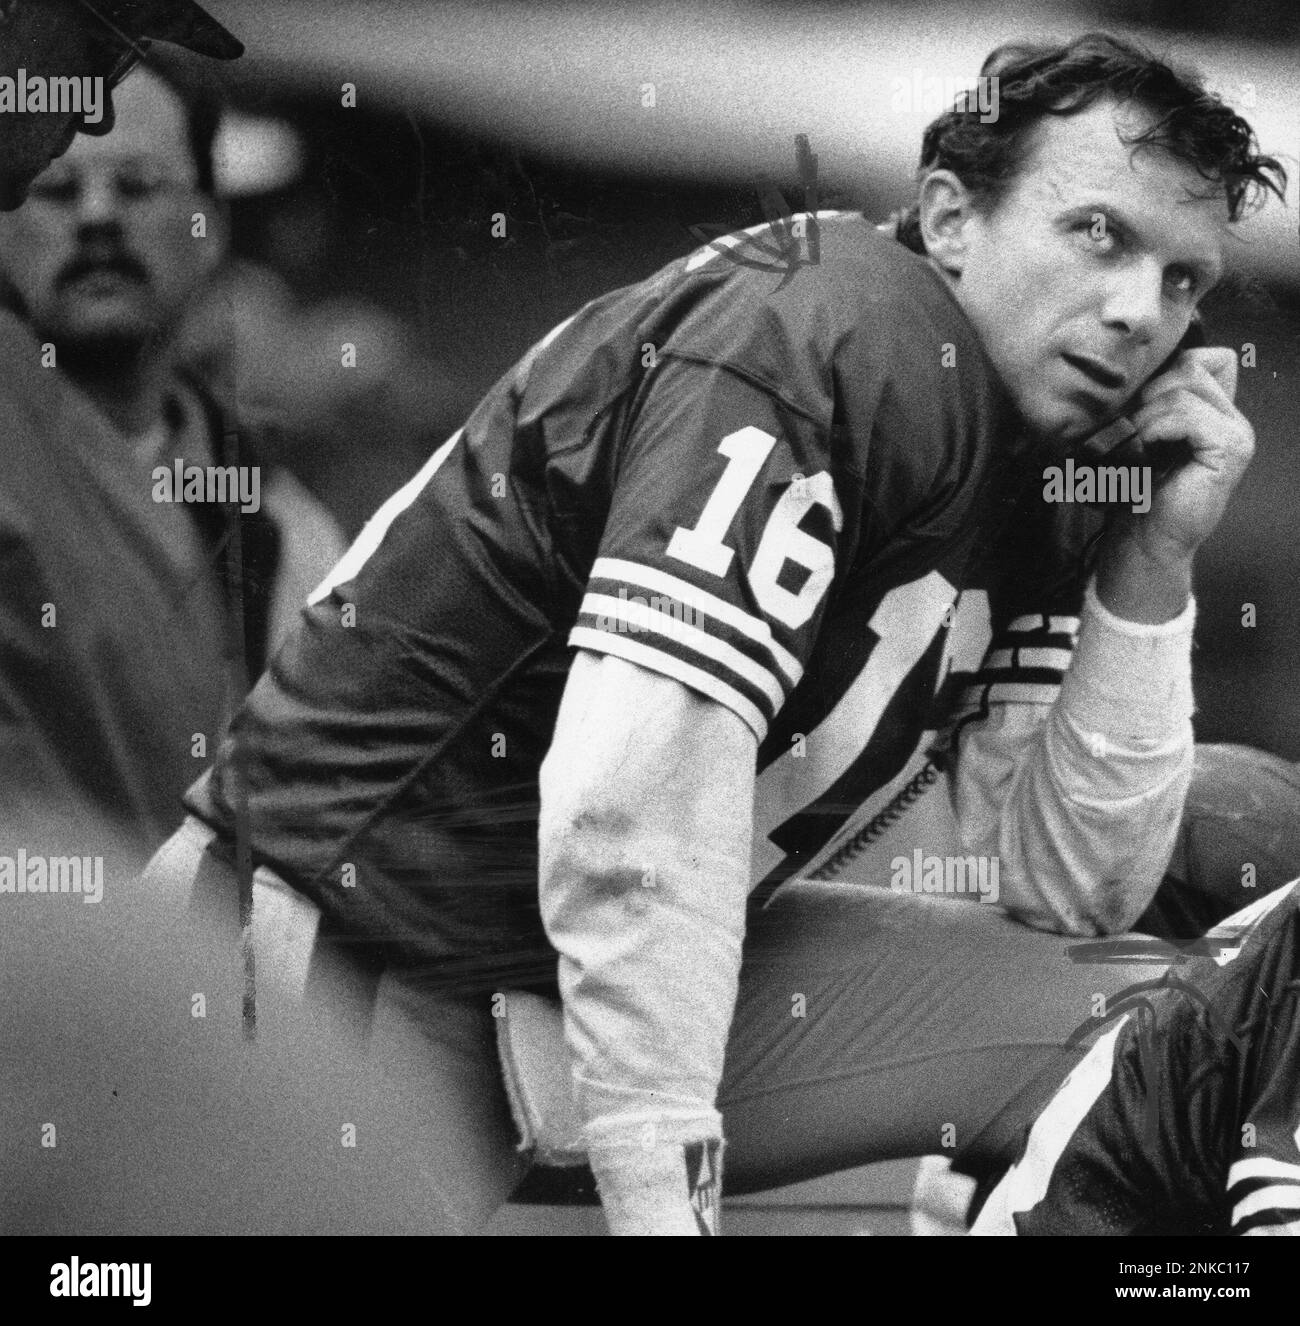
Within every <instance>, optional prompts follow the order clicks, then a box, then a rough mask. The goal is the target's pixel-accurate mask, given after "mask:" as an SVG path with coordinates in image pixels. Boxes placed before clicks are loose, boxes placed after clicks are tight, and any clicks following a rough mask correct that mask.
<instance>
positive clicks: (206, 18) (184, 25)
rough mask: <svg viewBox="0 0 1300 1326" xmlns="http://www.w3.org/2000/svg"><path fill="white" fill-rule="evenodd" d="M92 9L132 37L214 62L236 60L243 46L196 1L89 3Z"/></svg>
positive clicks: (101, 0)
mask: <svg viewBox="0 0 1300 1326" xmlns="http://www.w3.org/2000/svg"><path fill="white" fill-rule="evenodd" d="M90 3H91V6H92V8H94V9H97V10H99V11H100V12H101V13H102V14H103V15H104V16H105V18H108V19H109V20H111V21H112V22H113V23H116V24H117V25H118V26H119V27H121V28H122V29H123V31H125V32H127V33H129V34H130V35H131V36H133V37H149V38H152V39H153V40H154V41H167V42H171V43H172V45H174V46H184V47H186V48H187V49H188V50H191V51H197V52H198V53H199V54H200V55H207V56H210V57H211V58H212V59H214V60H236V59H238V58H239V57H240V56H241V55H243V53H244V43H243V42H242V41H240V40H239V38H238V37H236V36H235V35H234V34H233V33H231V32H228V31H227V30H226V29H225V28H223V27H222V26H221V24H220V23H218V22H217V20H216V19H215V18H213V17H212V15H211V14H209V13H208V12H207V10H205V9H202V8H200V7H199V6H198V5H197V4H195V3H194V0H90Z"/></svg>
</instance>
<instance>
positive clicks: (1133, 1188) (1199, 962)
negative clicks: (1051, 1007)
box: [974, 884, 1300, 1234]
mask: <svg viewBox="0 0 1300 1326" xmlns="http://www.w3.org/2000/svg"><path fill="white" fill-rule="evenodd" d="M1195 948H1196V950H1197V951H1199V952H1200V953H1202V954H1204V956H1200V957H1198V958H1196V960H1195V961H1192V962H1186V963H1184V962H1176V963H1174V964H1173V965H1172V966H1171V967H1170V968H1169V970H1168V974H1167V976H1165V977H1164V978H1163V979H1162V980H1160V981H1156V980H1153V981H1151V982H1149V983H1145V984H1144V985H1143V986H1142V987H1134V988H1133V989H1131V990H1128V991H1126V992H1124V993H1123V994H1122V995H1121V996H1120V997H1119V998H1118V999H1115V1000H1112V1001H1111V1007H1110V1015H1111V1016H1112V1017H1116V1016H1120V1015H1122V1018H1121V1020H1120V1021H1119V1023H1118V1025H1117V1026H1116V1027H1114V1028H1112V1029H1111V1030H1110V1031H1109V1032H1108V1033H1107V1034H1106V1035H1105V1036H1104V1037H1103V1038H1102V1039H1101V1040H1100V1041H1098V1043H1097V1044H1096V1045H1095V1046H1094V1047H1093V1048H1092V1050H1091V1051H1090V1052H1089V1053H1088V1055H1087V1057H1086V1058H1085V1059H1084V1060H1083V1061H1082V1062H1081V1063H1080V1064H1079V1066H1078V1067H1077V1068H1076V1069H1075V1070H1074V1072H1072V1073H1071V1074H1070V1076H1069V1077H1068V1078H1067V1079H1066V1081H1065V1082H1064V1083H1063V1084H1062V1086H1061V1088H1060V1090H1059V1091H1058V1092H1057V1094H1056V1096H1055V1097H1054V1098H1053V1099H1052V1100H1051V1101H1050V1102H1049V1103H1048V1105H1047V1106H1046V1108H1045V1109H1044V1110H1043V1112H1042V1113H1041V1114H1040V1116H1039V1118H1038V1120H1037V1121H1036V1122H1035V1124H1034V1127H1033V1128H1032V1129H1031V1131H1030V1134H1029V1138H1028V1142H1027V1145H1026V1149H1025V1152H1024V1155H1023V1156H1022V1157H1021V1159H1020V1160H1019V1161H1018V1162H1017V1164H1016V1165H1015V1166H1014V1167H1013V1168H1012V1170H1011V1171H1010V1172H1009V1173H1008V1175H1007V1176H1006V1177H1004V1178H1003V1180H1002V1181H1001V1183H1000V1184H999V1186H998V1187H997V1188H996V1189H994V1191H993V1193H992V1195H991V1196H990V1198H989V1201H988V1203H987V1204H986V1206H985V1207H984V1209H983V1211H982V1212H981V1213H980V1215H979V1218H978V1219H977V1221H976V1224H975V1229H974V1232H975V1233H984V1234H999V1233H1006V1234H1011V1233H1018V1234H1230V1233H1231V1234H1300V884H1292V885H1289V886H1287V887H1286V888H1282V889H1278V890H1276V891H1275V892H1274V893H1272V894H1269V895H1267V896H1266V897H1265V898H1263V899H1261V900H1260V902H1259V903H1258V904H1256V905H1255V907H1253V908H1249V909H1247V910H1246V911H1245V912H1243V913H1239V914H1238V915H1237V916H1235V917H1230V918H1229V919H1228V920H1227V921H1225V922H1224V923H1223V924H1222V925H1220V926H1217V927H1215V929H1214V930H1212V931H1211V932H1210V933H1209V935H1208V936H1207V937H1206V938H1205V939H1204V940H1202V941H1198V943H1197V945H1196V946H1195Z"/></svg>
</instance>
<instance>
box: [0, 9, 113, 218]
mask: <svg viewBox="0 0 1300 1326" xmlns="http://www.w3.org/2000/svg"><path fill="white" fill-rule="evenodd" d="M125 53H126V52H125V48H124V47H123V45H122V43H120V42H119V41H118V40H117V39H116V38H115V37H114V36H113V34H112V33H111V32H110V31H109V30H108V29H106V28H105V27H104V26H103V25H102V24H100V23H99V22H98V21H97V20H96V19H95V18H94V16H93V15H92V14H90V12H89V11H88V10H86V9H83V8H82V7H81V6H80V5H79V4H77V3H76V0H17V4H16V5H15V6H14V8H13V9H12V10H10V11H9V12H8V13H7V14H4V15H3V16H0V76H2V77H5V78H13V79H17V78H18V71H19V70H20V69H22V70H26V72H27V75H28V76H29V77H36V76H40V77H42V78H56V77H57V78H69V77H73V78H85V77H89V78H95V77H102V78H104V79H105V80H111V77H112V75H113V73H114V71H115V70H116V69H118V68H119V66H120V63H121V61H122V57H123V55H124V54H125ZM101 109H102V118H100V119H99V120H98V121H97V122H96V123H94V124H90V123H87V122H85V121H83V119H82V116H81V115H80V114H78V113H77V112H75V111H67V112H60V113H58V114H52V113H50V112H48V111H28V110H27V109H26V107H25V106H24V107H21V108H16V109H15V110H13V111H6V112H5V113H3V114H0V212H8V211H12V210H13V209H14V208H15V207H19V206H21V205H22V202H23V199H24V198H26V196H27V190H28V188H29V187H30V185H31V183H32V181H33V180H34V179H35V178H36V176H37V175H39V174H40V173H41V171H43V170H44V169H45V167H46V166H48V165H49V163H50V162H51V161H53V160H54V159H55V158H57V157H59V156H61V155H62V154H63V153H64V152H66V151H67V149H68V146H69V145H70V144H71V142H72V140H73V139H74V138H75V137H76V135H77V132H78V131H80V132H82V133H87V134H106V133H108V132H109V130H111V129H112V127H113V99H112V95H111V89H109V87H108V83H107V81H106V83H105V92H104V99H103V106H102V108H101Z"/></svg>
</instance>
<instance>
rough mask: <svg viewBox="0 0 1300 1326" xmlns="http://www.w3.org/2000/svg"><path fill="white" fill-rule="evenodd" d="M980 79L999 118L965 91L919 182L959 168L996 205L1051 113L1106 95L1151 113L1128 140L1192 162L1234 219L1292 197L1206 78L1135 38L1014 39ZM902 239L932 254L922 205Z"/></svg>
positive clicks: (985, 201) (925, 159) (931, 145)
mask: <svg viewBox="0 0 1300 1326" xmlns="http://www.w3.org/2000/svg"><path fill="white" fill-rule="evenodd" d="M980 77H981V78H982V79H990V80H991V79H996V80H997V83H996V87H997V94H998V102H997V112H996V114H995V115H994V116H992V117H991V118H989V117H986V116H982V115H981V110H980V106H979V98H978V97H976V96H974V95H971V96H970V97H967V96H966V95H965V94H963V95H962V96H959V97H958V98H957V101H956V104H955V105H954V107H953V109H952V110H950V111H945V112H944V113H943V114H942V115H940V116H939V118H938V119H936V120H934V121H933V122H932V123H931V124H930V125H929V126H928V127H927V128H926V131H925V136H924V138H923V139H922V140H921V165H920V168H919V170H918V179H921V180H923V179H924V178H925V177H926V175H928V174H929V173H930V172H931V171H934V170H951V171H952V172H953V173H954V174H955V175H956V176H957V177H958V179H960V180H961V182H962V183H963V184H964V185H965V186H966V187H967V189H969V190H970V192H971V193H972V194H973V195H974V197H975V199H976V202H977V203H978V204H979V206H980V207H981V209H983V210H985V211H988V212H991V211H993V210H995V209H996V207H997V205H998V203H999V202H1001V200H1002V198H1003V197H1004V196H1005V194H1006V193H1007V192H1008V190H1009V189H1010V187H1011V185H1012V184H1013V183H1014V182H1015V180H1016V178H1017V176H1018V175H1019V173H1020V171H1021V169H1022V168H1023V166H1024V161H1025V157H1026V156H1027V155H1028V151H1029V147H1030V141H1031V137H1032V134H1033V131H1034V129H1035V127H1036V126H1037V125H1038V124H1039V123H1040V122H1041V121H1042V120H1043V119H1044V118H1045V117H1046V116H1048V115H1061V116H1066V115H1075V114H1077V113H1078V112H1079V111H1082V110H1086V109H1087V108H1088V107H1089V106H1091V105H1093V104H1094V103H1095V102H1097V101H1099V100H1101V99H1102V98H1104V97H1113V98H1115V99H1116V100H1118V101H1120V102H1121V103H1125V102H1131V103H1133V104H1135V105H1138V106H1141V107H1143V108H1145V109H1146V110H1148V111H1150V112H1151V113H1152V114H1153V115H1154V116H1155V120H1154V123H1152V124H1151V125H1150V126H1149V127H1148V128H1147V129H1144V130H1143V131H1142V132H1140V133H1137V134H1134V135H1132V136H1131V137H1127V138H1125V139H1124V141H1125V142H1126V143H1128V144H1130V145H1132V146H1137V145H1144V146H1150V147H1159V148H1163V149H1164V150H1165V151H1166V152H1168V153H1170V154H1171V155H1172V156H1174V157H1176V158H1177V159H1178V160H1180V161H1185V162H1186V163H1187V164H1188V165H1190V166H1193V167H1194V168H1195V169H1196V171H1197V172H1198V174H1200V176H1201V177H1202V178H1203V179H1205V180H1208V181H1210V182H1212V183H1213V184H1214V185H1216V186H1218V187H1220V188H1222V189H1223V191H1224V194H1225V195H1226V198H1227V203H1228V219H1229V220H1230V221H1236V220H1238V219H1240V217H1241V216H1242V215H1243V214H1244V213H1245V212H1246V211H1247V210H1250V209H1253V208H1254V207H1255V206H1256V205H1258V204H1260V203H1262V202H1263V201H1264V197H1265V196H1266V194H1267V193H1268V192H1270V191H1271V192H1273V193H1275V194H1277V196H1278V197H1279V198H1282V199H1283V200H1285V196H1286V180H1287V175H1286V171H1285V169H1283V167H1282V165H1281V163H1280V162H1279V161H1278V160H1277V159H1276V158H1275V157H1271V156H1263V155H1261V154H1260V152H1259V144H1258V143H1257V141H1256V139H1255V133H1254V130H1253V129H1252V128H1251V127H1250V125H1249V124H1248V123H1247V122H1246V121H1245V120H1244V119H1242V118H1241V116H1240V115H1238V114H1236V112H1235V111H1233V109H1232V108H1231V107H1230V106H1228V105H1227V104H1226V103H1225V102H1224V101H1222V100H1221V99H1220V98H1219V97H1218V96H1217V95H1215V93H1213V92H1211V91H1209V90H1208V89H1207V88H1206V86H1205V84H1204V81H1203V80H1202V79H1201V77H1200V76H1199V75H1198V74H1196V73H1194V72H1192V71H1190V70H1186V69H1177V68H1175V67H1173V66H1172V65H1170V64H1167V63H1166V62H1165V61H1163V60H1160V59H1157V58H1156V57H1155V56H1154V55H1153V54H1152V53H1151V52H1150V51H1148V50H1145V49H1144V48H1143V47H1141V46H1139V45H1137V44H1136V43H1135V42H1131V41H1127V40H1124V39H1122V38H1119V37H1113V36H1111V35H1110V34H1108V33H1104V32H1089V33H1085V34H1084V35H1083V36H1081V37H1076V38H1075V39H1074V40H1073V41H1070V42H1066V43H1064V44H1063V45H1047V44H1039V43H1033V42H1009V43H1007V44H1006V45H1004V46H999V47H998V48H997V49H996V50H995V51H993V52H992V54H991V55H989V57H988V58H987V59H986V60H985V61H984V67H983V68H982V69H981V70H980ZM898 238H899V239H900V240H902V241H903V243H905V244H906V245H907V246H908V247H909V248H911V249H914V250H915V251H916V252H917V253H924V252H925V243H924V241H923V240H922V238H921V227H920V214H919V209H918V208H917V207H916V206H915V205H913V206H912V207H909V208H908V209H907V210H906V211H905V212H904V213H903V214H902V216H901V217H900V218H899V222H898Z"/></svg>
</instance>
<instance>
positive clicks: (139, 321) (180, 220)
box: [0, 70, 219, 348]
mask: <svg viewBox="0 0 1300 1326" xmlns="http://www.w3.org/2000/svg"><path fill="white" fill-rule="evenodd" d="M195 181H196V171H195V165H194V160H193V156H192V153H191V150H190V145H189V138H188V129H187V122H186V116H185V108H184V106H183V104H182V103H181V101H180V100H179V98H178V97H177V96H176V95H175V94H174V93H173V92H172V90H171V89H170V88H169V87H167V86H166V84H164V83H162V82H161V81H160V80H158V79H157V78H154V77H153V76H152V75H150V74H149V73H148V71H147V70H142V71H141V72H139V73H137V74H136V75H135V76H134V77H133V78H132V79H131V80H130V81H129V82H128V83H126V84H124V85H123V87H122V89H121V91H120V92H119V94H118V118H117V127H116V128H115V130H114V131H113V133H112V134H111V135H109V136H108V137H107V138H79V139H78V140H77V142H76V143H75V144H74V145H73V147H72V148H71V149H70V150H69V151H68V153H67V154H66V155H65V156H64V157H63V158H62V160H60V161H56V162H55V163H54V164H53V165H51V166H50V167H49V169H48V170H47V171H46V172H45V173H44V174H43V175H41V176H40V177H39V178H38V179H37V180H36V182H35V183H34V184H33V186H32V191H31V197H30V199H29V201H28V203H27V205H26V206H25V207H23V208H22V209H21V210H20V211H18V212H15V213H14V214H13V215H12V216H8V217H4V218H0V266H2V267H3V269H4V271H5V274H6V275H7V276H8V278H9V280H10V282H11V284H12V285H13V286H14V288H15V289H16V290H17V292H18V294H19V295H20V296H21V297H22V299H23V302H24V303H25V304H26V307H27V312H28V314H29V315H30V317H31V319H32V322H33V324H34V325H35V326H36V328H37V329H38V330H39V332H40V333H41V335H42V336H43V337H44V338H45V339H48V340H51V341H54V342H55V343H56V344H57V343H60V342H62V343H64V344H68V345H70V346H72V347H77V346H85V347H88V348H91V347H94V346H96V345H115V344H122V345H127V346H131V345H136V344H141V343H143V342H145V341H147V340H149V339H150V338H151V337H154V336H156V335H157V334H158V333H159V332H160V331H163V330H166V329H167V328H169V327H170V326H171V325H172V324H173V323H174V322H175V320H176V319H177V318H178V317H179V316H180V314H181V313H182V312H183V311H184V309H185V307H186V306H187V304H188V303H189V301H190V299H191V297H192V296H193V295H194V293H195V290H196V289H197V287H198V286H199V285H200V284H201V283H202V281H203V280H204V279H205V277H206V276H207V274H208V272H209V271H210V270H211V268H212V266H213V264H214V263H215V261H216V259H217V257H219V249H218V246H219V239H218V237H217V235H216V232H215V223H216V218H215V216H214V215H213V208H212V205H211V203H210V201H209V200H206V199H205V198H204V197H203V195H202V194H201V193H200V192H199V191H198V189H197V187H196V182H195ZM199 211H201V212H203V213H204V214H205V216H206V220H207V228H208V231H209V233H208V235H207V236H205V237H195V236H194V235H193V233H192V232H193V229H194V222H193V216H194V213H195V212H199Z"/></svg>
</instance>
